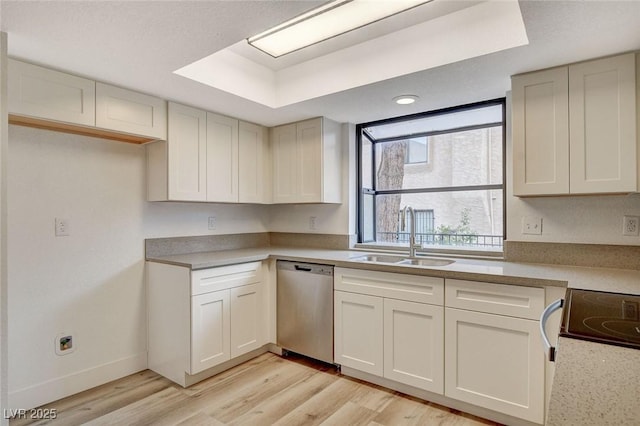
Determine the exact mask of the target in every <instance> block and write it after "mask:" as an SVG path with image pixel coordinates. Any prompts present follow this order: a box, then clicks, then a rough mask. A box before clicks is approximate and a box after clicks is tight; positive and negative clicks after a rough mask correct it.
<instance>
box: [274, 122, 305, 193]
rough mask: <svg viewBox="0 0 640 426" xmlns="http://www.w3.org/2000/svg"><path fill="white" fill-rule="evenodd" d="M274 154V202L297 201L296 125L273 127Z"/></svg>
mask: <svg viewBox="0 0 640 426" xmlns="http://www.w3.org/2000/svg"><path fill="white" fill-rule="evenodd" d="M271 148H272V156H273V203H274V204H278V203H294V202H296V201H297V182H296V175H297V173H298V170H297V158H296V149H297V147H296V125H295V124H287V125H285V126H279V127H274V128H273V129H271Z"/></svg>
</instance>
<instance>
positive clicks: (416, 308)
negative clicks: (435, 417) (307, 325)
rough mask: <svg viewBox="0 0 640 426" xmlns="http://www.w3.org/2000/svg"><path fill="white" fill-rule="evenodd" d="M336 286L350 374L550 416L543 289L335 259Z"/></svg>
mask: <svg viewBox="0 0 640 426" xmlns="http://www.w3.org/2000/svg"><path fill="white" fill-rule="evenodd" d="M334 290H335V291H334V295H335V306H334V309H335V347H334V349H335V355H334V359H335V362H336V363H337V364H340V365H342V367H343V372H344V373H345V374H347V375H353V376H355V377H358V378H361V379H365V380H371V381H373V382H376V383H378V384H381V385H384V386H389V387H392V388H395V389H396V390H400V391H402V392H405V393H412V394H413V395H415V396H418V397H421V398H426V399H433V400H434V401H435V402H438V403H441V404H444V405H447V404H451V406H452V407H454V408H457V409H460V410H463V411H469V412H471V413H474V414H477V415H480V416H483V417H488V418H493V420H496V421H500V422H501V423H505V422H506V423H507V424H511V423H514V424H519V423H521V422H522V421H523V420H524V421H527V422H533V423H537V424H543V423H544V412H545V368H546V367H545V358H544V350H543V348H542V344H541V342H540V333H539V322H538V318H539V316H540V314H541V312H542V310H543V309H544V305H545V289H544V288H539V287H525V286H517V285H505V284H495V283H485V282H474V281H463V280H455V279H447V280H444V279H442V278H434V277H424V276H418V275H406V274H396V273H386V272H375V271H367V270H360V269H347V268H339V267H337V268H335V272H334ZM350 370H351V371H350ZM355 370H357V371H355ZM359 373H366V374H359ZM378 378H380V379H378ZM405 385H408V386H410V388H409V387H406V386H405ZM412 389H413V390H412ZM423 391H428V392H431V393H429V394H427V393H424V392H423Z"/></svg>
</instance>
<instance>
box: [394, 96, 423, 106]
mask: <svg viewBox="0 0 640 426" xmlns="http://www.w3.org/2000/svg"><path fill="white" fill-rule="evenodd" d="M418 99H420V97H419V96H416V95H401V96H396V97H395V98H393V101H394V102H395V103H397V104H398V105H409V104H412V103H414V102H415V101H417V100H418Z"/></svg>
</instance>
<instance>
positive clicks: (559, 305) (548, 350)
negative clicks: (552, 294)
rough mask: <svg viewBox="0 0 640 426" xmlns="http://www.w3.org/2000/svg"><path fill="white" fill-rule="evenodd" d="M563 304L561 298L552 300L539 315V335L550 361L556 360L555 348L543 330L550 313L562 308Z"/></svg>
mask: <svg viewBox="0 0 640 426" xmlns="http://www.w3.org/2000/svg"><path fill="white" fill-rule="evenodd" d="M563 305H564V300H563V299H558V300H556V301H555V302H552V303H551V304H549V306H547V307H546V308H544V311H542V315H540V336H542V344H543V345H544V352H545V354H547V353H548V359H549V361H551V362H555V360H556V348H555V347H554V346H551V342H550V341H549V337H547V332H546V331H545V326H546V325H547V320H548V319H549V317H550V316H551V314H552V313H554V312H555V311H557V310H558V309H562V306H563Z"/></svg>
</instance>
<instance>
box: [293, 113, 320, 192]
mask: <svg viewBox="0 0 640 426" xmlns="http://www.w3.org/2000/svg"><path fill="white" fill-rule="evenodd" d="M296 133H297V136H296V145H297V158H296V165H297V168H298V170H297V176H298V180H297V185H298V191H297V192H298V194H299V195H298V197H297V201H299V202H303V203H313V202H321V201H323V200H322V162H323V160H324V159H323V158H322V154H323V152H322V119H321V118H314V119H312V120H307V121H302V122H300V123H298V124H297V125H296Z"/></svg>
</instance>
